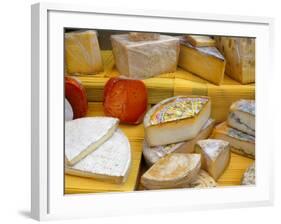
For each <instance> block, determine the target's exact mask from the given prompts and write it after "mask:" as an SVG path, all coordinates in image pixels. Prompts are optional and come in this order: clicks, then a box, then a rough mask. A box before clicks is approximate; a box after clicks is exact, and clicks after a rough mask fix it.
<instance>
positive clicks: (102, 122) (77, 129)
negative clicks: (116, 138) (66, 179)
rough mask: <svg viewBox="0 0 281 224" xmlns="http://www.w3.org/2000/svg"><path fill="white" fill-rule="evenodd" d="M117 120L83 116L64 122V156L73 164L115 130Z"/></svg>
mask: <svg viewBox="0 0 281 224" xmlns="http://www.w3.org/2000/svg"><path fill="white" fill-rule="evenodd" d="M118 123H119V120H118V119H116V118H111V117H84V118H79V119H75V120H72V121H67V122H65V157H66V160H67V163H68V165H74V164H75V163H77V162H78V161H80V160H81V159H83V158H84V157H86V156H87V155H89V154H90V153H91V152H93V151H94V150H96V149H97V147H99V146H100V145H101V144H103V143H104V142H105V141H106V140H107V139H108V138H110V137H111V136H112V135H113V133H114V132H115V130H116V128H117V126H118Z"/></svg>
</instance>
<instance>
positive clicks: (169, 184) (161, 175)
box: [141, 153, 201, 189]
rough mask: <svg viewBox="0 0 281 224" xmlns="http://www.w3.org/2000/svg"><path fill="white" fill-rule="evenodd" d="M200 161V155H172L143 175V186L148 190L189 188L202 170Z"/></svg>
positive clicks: (158, 162) (162, 159) (161, 160)
mask: <svg viewBox="0 0 281 224" xmlns="http://www.w3.org/2000/svg"><path fill="white" fill-rule="evenodd" d="M200 159H201V156H200V154H186V153H170V154H169V155H167V156H165V157H163V158H161V159H160V160H158V161H157V162H156V163H155V164H154V165H153V166H152V167H151V168H150V169H149V170H147V171H146V172H145V173H144V174H143V175H142V177H141V184H142V185H143V186H144V187H145V188H147V189H167V188H180V187H184V186H188V184H189V183H190V182H191V181H192V180H194V178H195V177H196V176H197V174H198V172H199V170H200V166H201V162H200Z"/></svg>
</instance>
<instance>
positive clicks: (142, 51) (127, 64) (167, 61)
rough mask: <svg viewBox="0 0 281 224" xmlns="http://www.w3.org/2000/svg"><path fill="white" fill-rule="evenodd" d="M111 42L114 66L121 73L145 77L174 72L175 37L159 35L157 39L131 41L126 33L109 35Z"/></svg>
mask: <svg viewBox="0 0 281 224" xmlns="http://www.w3.org/2000/svg"><path fill="white" fill-rule="evenodd" d="M139 36H140V35H139ZM142 36H143V35H142ZM111 44H112V51H113V55H114V59H115V63H116V67H117V69H118V71H119V72H120V74H121V75H124V76H127V77H131V78H135V79H145V78H149V77H152V76H156V75H159V74H162V73H169V72H175V71H176V69H177V63H178V56H179V39H178V38H177V37H172V36H167V35H160V37H159V39H158V40H143V41H131V40H130V39H129V35H128V34H120V35H111Z"/></svg>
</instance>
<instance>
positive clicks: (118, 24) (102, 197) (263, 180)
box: [31, 3, 274, 220]
mask: <svg viewBox="0 0 281 224" xmlns="http://www.w3.org/2000/svg"><path fill="white" fill-rule="evenodd" d="M147 24H149V26H148V25H147ZM273 24H274V21H273V19H271V18H260V17H246V16H230V15H214V14H202V13H191V12H180V11H178V12H167V11H145V10H127V9H107V8H106V9H101V8H96V7H94V6H79V5H62V4H50V3H38V4H35V5H32V169H31V175H32V183H31V192H32V198H31V214H32V217H33V218H35V219H38V220H50V219H61V218H63V219H66V218H81V217H99V216H114V215H126V214H136V213H153V212H168V211H186V210H192V209H193V210H194V209H211V208H226V207H227V208H230V207H248V206H260V205H272V203H273V145H272V141H271V136H270V133H269V132H268V131H265V130H270V128H271V125H272V123H271V122H270V119H271V117H270V112H271V111H270V109H269V108H272V105H270V103H271V101H269V100H267V99H269V98H270V91H266V90H268V89H270V75H272V74H273V72H272V67H273V66H271V58H272V55H273V53H272V49H273ZM64 27H75V28H94V29H115V30H139V31H154V32H167V31H169V32H173V33H196V34H209V35H218V34H219V35H234V36H252V37H256V80H257V82H256V90H257V91H256V100H257V106H256V108H257V113H256V114H257V119H256V129H257V130H256V145H257V146H256V154H257V158H256V164H257V168H256V179H257V183H256V185H255V186H243V187H223V188H214V189H201V190H197V189H188V190H186V189H180V190H165V191H146V192H144V191H138V192H128V193H105V194H84V195H64V172H63V169H64V167H63V158H64V156H63V133H64V132H63V128H64V127H63V124H64V122H63V102H64V97H63V96H64V94H63V93H64V91H63V74H64V70H63V69H64V67H63V58H64V56H63V54H64V51H63V32H64V29H63V28H64ZM58 148H61V150H58ZM185 198H186V200H184V199H185Z"/></svg>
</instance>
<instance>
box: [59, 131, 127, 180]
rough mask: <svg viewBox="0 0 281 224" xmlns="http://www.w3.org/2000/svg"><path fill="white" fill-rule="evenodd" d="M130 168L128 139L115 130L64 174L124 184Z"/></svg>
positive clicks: (67, 167) (67, 168)
mask: <svg viewBox="0 0 281 224" xmlns="http://www.w3.org/2000/svg"><path fill="white" fill-rule="evenodd" d="M130 166H131V148H130V143H129V141H128V138H127V137H126V136H125V135H124V133H123V132H122V131H121V130H120V129H117V131H115V132H114V134H113V135H112V137H110V138H109V139H108V140H107V141H106V142H104V143H103V144H102V145H100V146H99V147H98V148H97V149H96V150H95V151H93V152H92V153H90V154H89V155H87V156H86V157H85V158H83V159H82V160H80V161H79V162H78V163H76V164H75V165H74V166H66V169H65V170H66V173H68V174H71V175H78V176H83V177H90V178H94V179H99V180H103V181H111V182H115V183H124V182H125V181H126V180H127V177H128V174H129V170H130Z"/></svg>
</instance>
